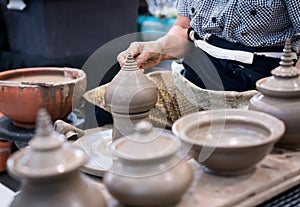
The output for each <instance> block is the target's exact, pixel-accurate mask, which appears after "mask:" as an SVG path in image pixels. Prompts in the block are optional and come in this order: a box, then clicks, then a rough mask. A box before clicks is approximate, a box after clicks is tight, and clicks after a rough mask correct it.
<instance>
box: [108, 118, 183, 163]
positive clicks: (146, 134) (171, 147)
mask: <svg viewBox="0 0 300 207" xmlns="http://www.w3.org/2000/svg"><path fill="white" fill-rule="evenodd" d="M135 130H136V131H135V132H134V133H133V134H131V135H128V136H127V137H122V138H120V139H118V140H116V141H115V142H114V143H113V144H112V149H113V152H114V154H115V155H116V156H117V157H118V158H123V159H130V160H143V159H145V160H148V159H152V158H159V157H165V156H168V155H170V154H174V153H175V152H177V150H178V149H179V147H180V140H179V139H176V137H175V136H173V135H172V134H169V133H163V132H162V133H161V134H158V133H154V132H153V128H152V124H151V123H150V122H149V121H147V120H143V121H141V122H139V123H138V124H136V127H135Z"/></svg>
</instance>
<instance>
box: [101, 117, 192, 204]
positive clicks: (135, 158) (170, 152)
mask: <svg viewBox="0 0 300 207" xmlns="http://www.w3.org/2000/svg"><path fill="white" fill-rule="evenodd" d="M180 147H181V143H180V140H179V139H177V138H176V137H175V136H174V135H173V134H171V133H167V132H164V131H163V130H161V131H160V133H159V134H156V133H154V132H153V130H152V125H151V123H150V122H149V121H146V120H143V121H141V122H139V123H138V124H137V125H136V131H135V132H134V133H133V134H131V135H129V136H127V137H122V138H120V139H118V140H116V141H114V142H113V143H112V145H111V150H112V154H113V155H114V156H115V157H116V160H114V163H113V166H112V168H111V170H110V171H109V172H107V173H106V174H105V175H104V184H105V185H106V187H107V189H108V191H109V192H110V194H111V195H112V196H113V197H115V198H116V199H117V200H119V202H121V203H123V204H125V205H129V206H143V207H144V206H169V205H174V204H176V203H177V202H178V201H179V200H180V198H181V197H182V195H183V194H184V193H185V192H186V190H187V189H188V187H189V186H190V184H191V182H192V178H193V171H192V169H191V167H190V165H189V164H188V163H187V162H186V160H184V159H182V158H180V157H179V156H177V155H176V154H177V153H178V152H179V149H180Z"/></svg>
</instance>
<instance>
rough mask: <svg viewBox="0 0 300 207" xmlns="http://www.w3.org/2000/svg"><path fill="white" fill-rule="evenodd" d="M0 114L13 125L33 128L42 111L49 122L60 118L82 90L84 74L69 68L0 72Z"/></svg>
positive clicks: (84, 81)
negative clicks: (43, 109) (47, 114)
mask: <svg viewBox="0 0 300 207" xmlns="http://www.w3.org/2000/svg"><path fill="white" fill-rule="evenodd" d="M0 87H1V90H0V111H1V112H2V113H3V114H4V115H5V116H7V117H8V118H10V119H11V120H12V121H13V123H14V124H15V125H16V126H20V127H24V128H34V127H35V121H36V117H37V112H38V110H39V109H40V108H46V109H47V111H48V112H49V114H50V116H51V117H52V120H53V121H54V120H57V119H64V118H65V117H66V116H67V115H68V114H69V113H70V112H71V111H72V106H73V104H75V103H76V101H77V99H78V100H79V97H80V96H81V95H82V94H83V93H84V91H85V89H86V74H85V73H84V71H82V70H79V69H73V68H52V67H51V68H50V67H39V68H24V69H15V70H9V71H5V72H1V73H0Z"/></svg>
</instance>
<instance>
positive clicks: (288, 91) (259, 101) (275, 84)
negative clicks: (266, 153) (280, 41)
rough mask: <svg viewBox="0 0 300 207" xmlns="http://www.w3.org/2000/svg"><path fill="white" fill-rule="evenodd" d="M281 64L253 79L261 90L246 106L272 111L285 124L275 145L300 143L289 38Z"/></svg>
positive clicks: (298, 94) (299, 83)
mask: <svg viewBox="0 0 300 207" xmlns="http://www.w3.org/2000/svg"><path fill="white" fill-rule="evenodd" d="M283 51H284V53H283V56H282V58H281V62H280V66H279V67H277V68H275V69H274V70H273V71H272V75H273V76H271V77H267V78H263V79H261V80H259V81H257V83H256V87H257V89H258V90H259V91H260V92H261V93H260V94H257V95H255V96H253V97H252V98H251V100H250V104H249V109H251V110H256V111H262V112H265V113H268V114H272V115H274V116H276V117H278V118H279V119H281V120H282V121H284V123H285V125H286V133H285V135H284V136H283V137H282V138H281V139H280V141H279V142H278V146H280V147H286V148H294V147H300V127H299V123H300V76H299V74H300V73H299V72H300V71H299V69H296V68H295V67H293V58H292V53H291V45H290V41H289V40H287V42H286V45H285V48H284V50H283Z"/></svg>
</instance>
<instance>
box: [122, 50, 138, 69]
mask: <svg viewBox="0 0 300 207" xmlns="http://www.w3.org/2000/svg"><path fill="white" fill-rule="evenodd" d="M122 70H139V68H138V66H137V62H136V61H135V60H134V58H133V56H132V54H131V53H130V52H129V53H128V55H127V58H126V61H125V64H124V66H123V68H122Z"/></svg>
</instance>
